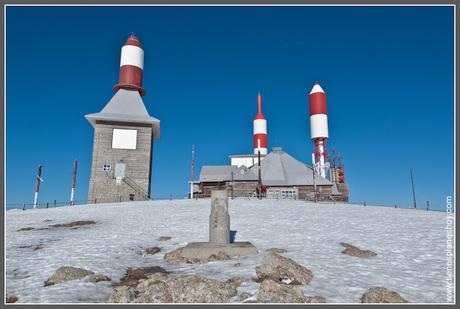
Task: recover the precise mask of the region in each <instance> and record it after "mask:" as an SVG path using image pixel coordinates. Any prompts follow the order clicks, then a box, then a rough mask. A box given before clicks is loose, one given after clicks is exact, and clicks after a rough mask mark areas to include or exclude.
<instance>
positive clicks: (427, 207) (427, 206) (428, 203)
mask: <svg viewBox="0 0 460 309" xmlns="http://www.w3.org/2000/svg"><path fill="white" fill-rule="evenodd" d="M429 208H430V201H426V210H428V209H429Z"/></svg>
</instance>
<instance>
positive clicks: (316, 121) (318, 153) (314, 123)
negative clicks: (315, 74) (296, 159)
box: [310, 83, 329, 178]
mask: <svg viewBox="0 0 460 309" xmlns="http://www.w3.org/2000/svg"><path fill="white" fill-rule="evenodd" d="M310 135H311V139H312V140H313V143H314V150H313V156H312V161H313V165H314V166H316V171H317V173H318V174H319V175H321V176H322V177H323V178H325V177H326V168H327V164H326V162H327V161H328V160H329V155H328V153H327V148H326V143H327V139H328V138H329V129H328V124H327V110H326V94H325V93H324V90H323V89H322V88H321V86H320V85H319V84H317V83H315V84H314V85H313V88H312V90H311V91H310Z"/></svg>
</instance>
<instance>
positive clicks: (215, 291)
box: [136, 276, 237, 303]
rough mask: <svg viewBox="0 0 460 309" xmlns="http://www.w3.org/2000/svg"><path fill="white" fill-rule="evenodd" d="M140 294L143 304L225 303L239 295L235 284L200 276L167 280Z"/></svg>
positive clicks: (139, 299)
mask: <svg viewBox="0 0 460 309" xmlns="http://www.w3.org/2000/svg"><path fill="white" fill-rule="evenodd" d="M138 292H139V294H138V297H137V300H136V302H141V303H151V302H152V303H158V302H162V303H225V302H227V301H228V299H229V298H231V297H232V296H235V295H236V293H237V291H236V287H235V286H234V284H233V283H226V282H220V281H217V280H213V279H209V278H205V277H200V276H184V277H177V278H172V279H167V280H166V281H165V282H163V283H159V284H154V285H152V286H150V287H149V288H148V289H147V290H145V291H143V290H142V289H141V290H139V291H138Z"/></svg>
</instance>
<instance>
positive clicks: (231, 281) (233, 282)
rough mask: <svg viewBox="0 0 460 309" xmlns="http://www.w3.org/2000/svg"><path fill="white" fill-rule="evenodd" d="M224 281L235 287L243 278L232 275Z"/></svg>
mask: <svg viewBox="0 0 460 309" xmlns="http://www.w3.org/2000/svg"><path fill="white" fill-rule="evenodd" d="M226 282H227V283H231V284H233V285H234V286H235V287H236V288H237V287H239V286H240V285H241V284H242V283H243V282H244V278H242V277H232V278H230V279H228V280H227V281H226Z"/></svg>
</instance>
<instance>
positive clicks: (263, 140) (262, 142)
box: [254, 134, 267, 148]
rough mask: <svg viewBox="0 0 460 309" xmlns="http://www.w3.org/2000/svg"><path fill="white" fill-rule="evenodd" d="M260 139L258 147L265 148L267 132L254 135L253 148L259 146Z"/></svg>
mask: <svg viewBox="0 0 460 309" xmlns="http://www.w3.org/2000/svg"><path fill="white" fill-rule="evenodd" d="M259 139H260V148H267V134H255V135H254V148H258V147H259V143H258V140H259Z"/></svg>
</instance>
